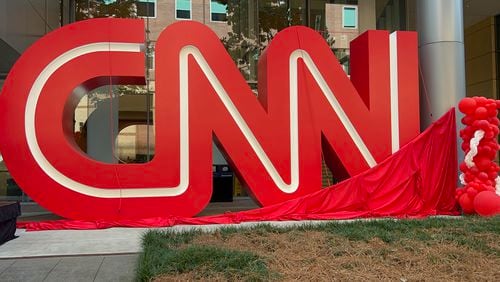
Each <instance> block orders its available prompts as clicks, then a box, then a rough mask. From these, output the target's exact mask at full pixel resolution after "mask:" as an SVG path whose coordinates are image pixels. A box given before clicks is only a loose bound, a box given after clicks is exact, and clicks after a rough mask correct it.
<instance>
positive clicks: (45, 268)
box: [0, 258, 61, 281]
mask: <svg viewBox="0 0 500 282" xmlns="http://www.w3.org/2000/svg"><path fill="white" fill-rule="evenodd" d="M60 260H61V259H60V258H28V259H22V260H15V261H14V262H13V263H12V265H10V266H9V267H7V268H6V269H5V270H4V271H3V272H2V274H0V281H43V280H45V278H47V275H49V273H50V272H51V271H52V269H54V267H56V265H57V264H58V263H59V261H60Z"/></svg>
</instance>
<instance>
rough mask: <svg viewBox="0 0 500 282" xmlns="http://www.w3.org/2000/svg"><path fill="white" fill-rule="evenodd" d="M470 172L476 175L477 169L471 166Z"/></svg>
mask: <svg viewBox="0 0 500 282" xmlns="http://www.w3.org/2000/svg"><path fill="white" fill-rule="evenodd" d="M470 172H472V173H473V174H478V173H479V169H477V167H476V166H473V167H471V168H470Z"/></svg>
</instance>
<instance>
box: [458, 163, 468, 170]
mask: <svg viewBox="0 0 500 282" xmlns="http://www.w3.org/2000/svg"><path fill="white" fill-rule="evenodd" d="M459 167H460V171H461V172H467V171H468V170H469V168H468V167H467V165H466V164H465V162H461V163H460V166H459Z"/></svg>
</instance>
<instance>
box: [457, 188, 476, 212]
mask: <svg viewBox="0 0 500 282" xmlns="http://www.w3.org/2000/svg"><path fill="white" fill-rule="evenodd" d="M458 203H459V204H460V207H461V208H462V211H463V213H464V214H473V213H474V202H473V200H472V199H471V198H470V197H469V195H468V194H467V193H465V194H463V195H462V196H460V199H458Z"/></svg>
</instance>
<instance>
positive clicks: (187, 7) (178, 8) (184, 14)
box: [175, 0, 191, 20]
mask: <svg viewBox="0 0 500 282" xmlns="http://www.w3.org/2000/svg"><path fill="white" fill-rule="evenodd" d="M175 18H176V19H188V20H189V19H191V0H175Z"/></svg>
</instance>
